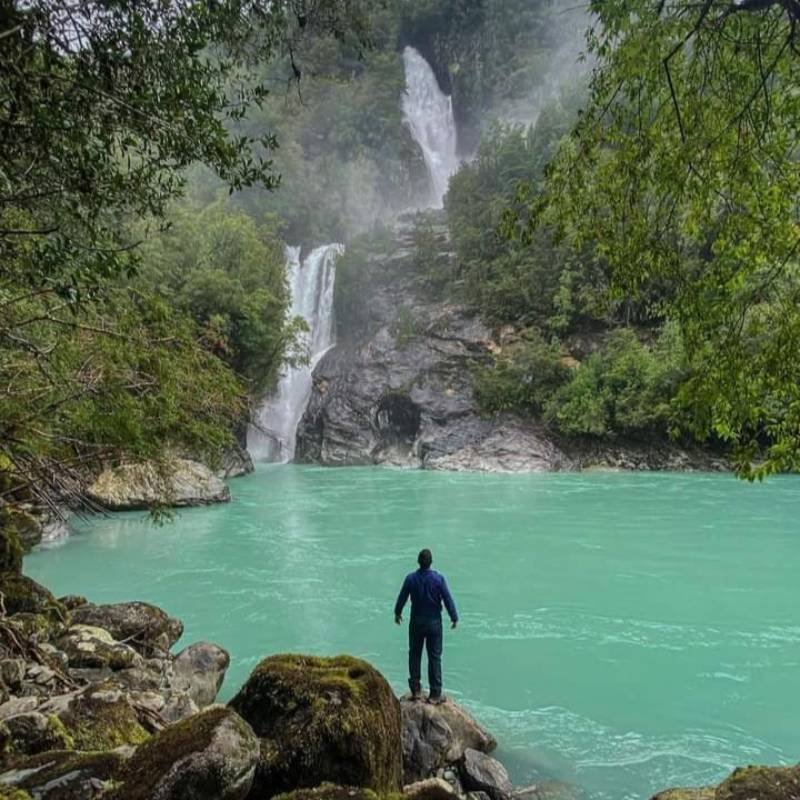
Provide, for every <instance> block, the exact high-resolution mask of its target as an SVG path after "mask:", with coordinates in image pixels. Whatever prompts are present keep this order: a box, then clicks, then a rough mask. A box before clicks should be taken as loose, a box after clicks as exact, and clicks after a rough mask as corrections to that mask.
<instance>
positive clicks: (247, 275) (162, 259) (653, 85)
mask: <svg viewBox="0 0 800 800" xmlns="http://www.w3.org/2000/svg"><path fill="white" fill-rule="evenodd" d="M630 5H631V4H626V3H622V2H612V3H597V4H592V7H591V9H590V10H589V13H588V14H586V15H584V13H583V12H582V11H578V12H575V11H574V10H573V11H571V12H568V11H566V10H564V9H562V8H560V7H559V4H558V3H550V2H547V0H540V2H532V1H531V0H481V2H467V0H409V2H405V3H402V4H401V3H386V4H381V3H366V2H357V0H319V2H314V3H309V4H304V3H297V2H294V0H287V2H285V3H284V2H281V3H275V2H271V3H266V4H262V3H259V2H243V1H242V0H239V1H238V2H235V1H234V0H225V2H221V3H215V4H194V3H190V2H177V3H171V4H169V5H167V6H165V5H164V4H163V3H160V2H157V0H125V2H120V3H114V4H108V3H104V2H94V1H92V0H81V1H80V2H79V3H77V5H76V4H73V3H66V2H63V3H62V2H50V1H49V0H48V1H47V2H45V0H41V1H40V2H30V3H17V2H14V1H13V0H11V1H10V2H7V3H5V4H4V5H3V6H2V10H0V18H1V19H2V24H1V25H0V37H2V38H0V75H1V77H0V94H2V98H3V100H2V104H0V174H2V185H3V188H2V196H0V258H1V259H2V267H1V268H0V269H1V271H0V306H1V307H2V317H1V318H0V375H1V378H0V382H1V383H2V386H3V392H2V395H0V491H2V493H3V497H4V498H5V499H8V498H11V497H17V498H20V497H27V496H31V495H32V494H33V495H35V496H36V497H38V498H39V499H40V500H44V501H47V502H51V503H55V502H59V503H63V502H68V501H75V502H79V500H80V496H81V491H80V486H81V481H82V475H83V474H84V472H85V471H86V470H89V471H91V470H93V469H95V468H97V466H98V465H100V464H103V463H114V462H116V461H119V460H120V459H121V458H131V457H133V458H139V459H141V458H158V457H161V456H163V455H164V453H166V452H171V451H179V452H190V453H193V454H195V455H197V456H198V457H202V458H203V459H205V460H207V461H208V462H209V463H213V462H214V460H215V459H218V458H219V457H220V453H221V452H223V451H224V449H225V448H226V447H229V446H231V445H232V444H233V443H234V442H235V441H236V440H237V439H239V440H241V437H242V431H243V430H244V428H245V426H246V424H247V422H248V419H249V418H250V416H251V415H252V413H253V409H254V408H255V407H256V406H257V404H258V403H259V401H260V400H261V398H262V397H263V396H264V395H265V393H268V392H269V391H270V390H271V389H272V388H274V386H275V383H276V380H277V377H278V376H279V375H280V373H281V370H282V369H284V367H285V365H287V364H290V363H295V362H298V361H302V360H303V359H304V358H305V357H306V356H305V354H304V352H303V348H302V346H300V345H299V344H298V343H299V341H300V338H301V337H299V334H301V333H302V331H303V328H304V323H303V321H302V320H299V319H293V318H291V316H290V315H289V314H288V307H289V301H290V298H289V294H288V287H287V281H286V274H285V268H284V254H283V249H284V245H285V244H287V243H289V244H296V245H302V246H304V247H306V248H308V247H311V246H313V245H315V244H319V243H322V242H329V241H343V242H345V243H346V244H347V245H348V247H349V248H350V249H349V253H348V255H346V256H345V257H344V258H343V262H342V265H341V279H342V287H343V288H342V289H340V290H339V291H338V297H337V302H338V303H339V306H340V308H339V311H340V313H346V311H347V309H348V308H353V306H354V304H353V298H352V296H351V297H350V298H349V300H348V293H350V294H351V295H352V293H353V292H357V291H358V285H359V275H358V270H359V263H360V261H359V253H363V251H364V249H365V248H368V247H369V242H371V241H379V240H380V238H381V236H385V229H386V227H387V226H391V225H392V224H393V221H394V219H395V218H396V217H397V215H398V214H400V213H401V212H403V211H405V210H407V209H408V208H410V207H413V206H414V204H415V202H416V200H417V199H418V198H419V197H420V196H421V195H422V194H423V193H424V191H425V182H426V173H425V165H424V162H423V160H422V157H421V154H420V153H419V152H418V149H417V148H416V147H415V145H414V141H413V139H412V138H411V136H410V134H409V131H408V128H407V127H406V126H405V125H404V123H403V119H402V112H401V107H400V102H399V98H400V97H401V95H402V92H403V87H404V76H403V68H402V60H401V57H400V51H401V50H402V48H403V47H404V46H405V45H409V44H410V45H413V46H414V47H416V48H417V49H418V50H419V51H420V52H421V53H422V54H423V55H424V56H425V57H426V58H427V59H428V61H429V62H430V64H431V65H432V67H433V69H434V72H435V73H436V76H437V78H438V80H439V83H440V85H441V87H442V89H443V90H444V91H446V92H448V93H450V94H451V95H452V98H453V103H454V109H455V114H456V121H457V124H458V141H459V156H460V157H461V158H462V159H463V164H462V167H461V169H460V171H459V172H458V173H457V174H456V175H455V176H454V177H453V179H452V181H451V185H450V190H449V192H448V194H447V196H446V199H445V212H446V217H447V222H448V226H449V229H450V235H451V238H452V242H453V247H454V251H455V254H456V258H455V260H454V266H453V267H451V268H449V269H448V270H447V272H446V273H445V274H442V273H441V271H440V270H438V267H437V265H436V264H435V263H427V262H426V255H425V234H426V231H425V224H426V223H425V222H424V221H420V223H419V230H418V233H417V238H418V242H419V244H418V247H419V255H418V261H419V263H420V265H421V269H423V270H424V269H429V271H430V281H431V286H432V287H433V289H434V290H435V291H436V292H438V293H440V296H441V297H442V298H443V299H448V300H457V301H459V302H466V303H469V304H471V305H473V306H475V307H476V308H477V309H478V310H479V311H480V313H481V314H482V315H483V317H484V318H485V319H486V320H487V321H489V322H490V324H492V325H494V326H497V327H501V326H512V327H513V329H514V331H515V336H514V341H513V343H512V344H511V345H510V346H508V347H506V348H505V349H504V350H503V352H502V353H499V354H498V356H497V358H496V361H495V363H494V364H493V365H489V366H487V367H486V368H485V369H483V370H481V371H480V373H479V374H477V375H476V376H475V382H476V384H475V385H476V392H477V396H478V398H479V401H480V403H481V406H482V408H483V409H484V411H485V412H486V413H487V414H492V413H495V412H498V411H506V410H513V411H515V412H518V413H522V414H525V415H531V414H532V415H536V416H537V417H540V418H542V419H543V420H544V421H545V422H546V423H547V424H548V425H550V426H552V427H553V428H554V429H555V430H557V431H559V432H560V433H562V434H565V435H580V436H589V437H600V438H602V437H612V438H613V437H620V436H640V437H641V436H645V437H648V436H656V437H666V436H670V435H673V436H680V437H696V438H698V439H699V440H701V441H705V442H707V443H710V444H711V445H713V446H714V447H720V448H727V449H729V450H730V452H731V453H732V455H733V457H734V460H735V463H736V466H737V468H738V470H739V471H740V472H741V474H743V475H746V476H748V477H754V476H759V477H760V476H763V475H765V474H768V473H770V472H774V471H780V470H788V469H794V468H795V467H796V463H797V457H798V452H800V438H799V437H798V434H797V425H798V413H800V412H798V409H800V404H799V403H798V398H797V387H798V381H797V375H796V368H795V364H796V361H797V360H796V358H795V357H794V354H795V353H796V349H797V344H798V330H800V327H798V316H797V303H796V301H795V298H796V293H797V285H796V245H797V231H796V228H797V220H796V210H795V204H796V197H797V193H798V191H797V190H798V187H797V180H798V173H797V166H796V163H797V161H796V157H795V152H794V150H795V146H796V145H795V140H796V132H797V127H798V108H797V98H796V93H794V92H787V91H785V88H786V86H787V85H790V84H791V82H792V81H794V80H796V77H797V74H796V69H797V66H796V65H797V63H798V62H797V58H796V55H795V48H796V39H795V27H796V23H797V18H796V13H795V12H796V9H794V6H793V5H792V4H786V3H780V2H768V3H758V4H755V3H738V4H729V3H728V2H723V1H722V0H711V2H708V3H704V4H700V5H699V6H698V5H696V4H684V3H675V4H668V5H666V6H665V4H663V3H661V4H659V3H654V2H650V1H649V0H638V2H636V3H635V4H633V5H635V7H636V8H635V11H636V13H633V12H632V9H631V8H630V7H629V6H630ZM584 31H586V32H587V36H586V40H585V41H584V39H583V33H584ZM580 52H583V53H584V55H583V57H582V58H581V59H580V60H578V58H577V55H578V53H580ZM348 303H349V305H348Z"/></svg>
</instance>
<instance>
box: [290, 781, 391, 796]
mask: <svg viewBox="0 0 800 800" xmlns="http://www.w3.org/2000/svg"><path fill="white" fill-rule="evenodd" d="M276 800H387V798H379V797H378V795H377V794H376V793H375V792H373V791H372V789H362V788H359V787H356V786H337V785H336V784H334V783H323V784H322V785H321V786H316V787H314V788H313V789H295V790H294V791H293V792H286V793H285V794H281V795H278V796H277V798H276Z"/></svg>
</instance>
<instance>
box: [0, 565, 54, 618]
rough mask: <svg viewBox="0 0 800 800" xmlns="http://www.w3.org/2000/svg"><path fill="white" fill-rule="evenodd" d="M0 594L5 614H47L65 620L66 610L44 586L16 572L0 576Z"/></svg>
mask: <svg viewBox="0 0 800 800" xmlns="http://www.w3.org/2000/svg"><path fill="white" fill-rule="evenodd" d="M0 592H2V593H3V604H4V605H5V609H6V614H8V615H11V614H17V613H20V612H24V613H29V614H48V615H50V616H55V617H57V618H60V619H62V620H66V619H67V609H66V608H64V606H62V605H61V603H59V602H58V600H56V598H55V597H53V595H52V594H51V593H50V592H49V591H48V590H47V589H45V587H44V586H42V585H41V584H39V583H37V582H36V581H35V580H33V578H28V577H27V576H26V575H20V574H19V573H18V572H3V573H1V574H0Z"/></svg>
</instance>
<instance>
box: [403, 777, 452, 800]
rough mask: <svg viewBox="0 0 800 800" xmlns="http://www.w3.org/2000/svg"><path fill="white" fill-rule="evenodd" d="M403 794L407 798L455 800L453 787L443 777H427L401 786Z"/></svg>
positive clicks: (410, 799) (411, 799)
mask: <svg viewBox="0 0 800 800" xmlns="http://www.w3.org/2000/svg"><path fill="white" fill-rule="evenodd" d="M403 794H404V795H405V796H406V797H407V798H409V800H456V797H457V794H456V792H455V790H454V789H453V787H452V786H451V785H450V784H449V783H448V782H447V781H446V780H444V779H443V778H427V779H426V780H424V781H415V782H414V783H411V784H408V785H407V786H404V787H403Z"/></svg>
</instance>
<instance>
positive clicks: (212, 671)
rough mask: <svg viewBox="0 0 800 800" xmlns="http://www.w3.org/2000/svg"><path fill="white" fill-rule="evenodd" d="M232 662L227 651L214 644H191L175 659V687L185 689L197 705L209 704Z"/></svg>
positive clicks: (215, 696)
mask: <svg viewBox="0 0 800 800" xmlns="http://www.w3.org/2000/svg"><path fill="white" fill-rule="evenodd" d="M230 663H231V657H230V656H229V655H228V653H227V651H225V650H223V649H222V648H221V647H218V646H217V645H215V644H211V643H210V642H197V643H196V644H190V645H189V646H188V647H187V648H186V649H185V650H181V652H180V653H178V655H177V656H175V660H174V661H173V662H172V674H173V678H172V686H173V687H174V688H176V689H181V690H183V691H185V692H186V693H187V694H188V695H189V697H190V698H191V699H192V700H193V701H194V702H195V703H196V704H197V707H198V708H204V707H205V706H210V705H211V704H212V703H213V702H214V701H215V700H216V699H217V693H218V692H219V689H220V686H222V681H223V680H224V679H225V672H226V670H227V669H228V665H229V664H230Z"/></svg>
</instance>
